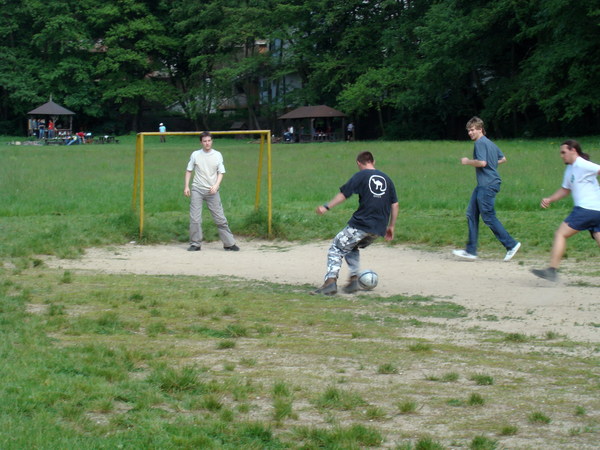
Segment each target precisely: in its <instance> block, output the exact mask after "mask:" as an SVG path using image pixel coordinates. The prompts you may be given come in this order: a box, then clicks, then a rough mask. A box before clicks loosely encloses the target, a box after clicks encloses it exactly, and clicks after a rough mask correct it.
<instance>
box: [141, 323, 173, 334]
mask: <svg viewBox="0 0 600 450" xmlns="http://www.w3.org/2000/svg"><path fill="white" fill-rule="evenodd" d="M167 331H168V330H167V326H166V325H165V323H164V322H153V323H151V324H150V325H148V328H146V333H147V334H148V336H150V337H155V336H157V335H159V334H165V333H167Z"/></svg>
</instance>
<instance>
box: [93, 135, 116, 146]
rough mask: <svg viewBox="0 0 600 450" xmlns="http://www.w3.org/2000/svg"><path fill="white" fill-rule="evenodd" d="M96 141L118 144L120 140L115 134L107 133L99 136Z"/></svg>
mask: <svg viewBox="0 0 600 450" xmlns="http://www.w3.org/2000/svg"><path fill="white" fill-rule="evenodd" d="M95 142H97V143H98V144H118V143H119V140H118V139H115V137H114V136H109V135H108V134H105V135H104V136H98V137H97V138H96V141H95Z"/></svg>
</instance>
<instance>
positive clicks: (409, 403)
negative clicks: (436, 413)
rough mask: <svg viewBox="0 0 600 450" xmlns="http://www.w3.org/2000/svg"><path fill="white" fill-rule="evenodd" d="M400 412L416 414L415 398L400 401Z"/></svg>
mask: <svg viewBox="0 0 600 450" xmlns="http://www.w3.org/2000/svg"><path fill="white" fill-rule="evenodd" d="M398 410H399V411H400V414H414V413H415V412H417V402H415V401H414V400H404V401H401V402H400V403H398Z"/></svg>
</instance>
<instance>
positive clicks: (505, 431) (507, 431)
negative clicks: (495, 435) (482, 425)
mask: <svg viewBox="0 0 600 450" xmlns="http://www.w3.org/2000/svg"><path fill="white" fill-rule="evenodd" d="M518 432H519V428H518V427H517V426H516V425H504V426H503V427H502V428H500V435H501V436H514V435H515V434H517V433H518Z"/></svg>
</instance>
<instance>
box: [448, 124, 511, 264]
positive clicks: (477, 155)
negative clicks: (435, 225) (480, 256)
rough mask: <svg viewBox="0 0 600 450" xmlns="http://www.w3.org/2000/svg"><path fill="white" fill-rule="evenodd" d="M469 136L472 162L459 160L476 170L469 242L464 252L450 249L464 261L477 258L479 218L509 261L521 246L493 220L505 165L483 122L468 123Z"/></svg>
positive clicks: (469, 214) (502, 156) (468, 211)
mask: <svg viewBox="0 0 600 450" xmlns="http://www.w3.org/2000/svg"><path fill="white" fill-rule="evenodd" d="M467 131H468V133H469V137H470V138H471V140H472V141H474V142H475V146H474V149H473V159H469V158H462V159H461V163H462V164H463V165H466V166H473V167H475V175H476V177H477V186H476V187H475V189H474V190H473V194H472V195H471V201H470V202H469V207H468V208H467V222H468V225H469V240H468V241H467V246H466V248H465V249H464V250H453V251H452V253H453V254H454V255H455V256H458V257H459V258H463V259H470V260H475V259H477V241H478V238H479V216H481V219H482V220H483V223H485V224H486V225H487V226H488V227H489V228H490V230H492V232H493V233H494V235H495V236H496V238H497V239H498V240H499V241H500V243H501V244H502V245H504V248H506V256H505V257H504V261H510V260H511V259H512V257H513V256H515V254H516V253H517V251H519V248H520V247H521V243H520V242H517V241H516V240H515V239H514V238H513V237H512V236H511V235H510V234H508V231H506V229H505V228H504V226H503V225H502V223H501V222H500V221H499V220H498V218H497V217H496V210H495V208H494V202H495V200H496V194H498V192H500V183H501V181H502V180H501V179H500V175H499V174H498V170H497V169H498V165H499V164H503V163H505V162H506V157H505V156H504V155H503V154H502V151H501V150H500V149H499V148H498V146H497V145H496V144H494V143H493V142H492V141H490V140H489V139H488V138H487V137H486V136H485V129H484V124H483V120H481V119H480V118H479V117H473V118H472V119H471V120H469V121H468V122H467Z"/></svg>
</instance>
